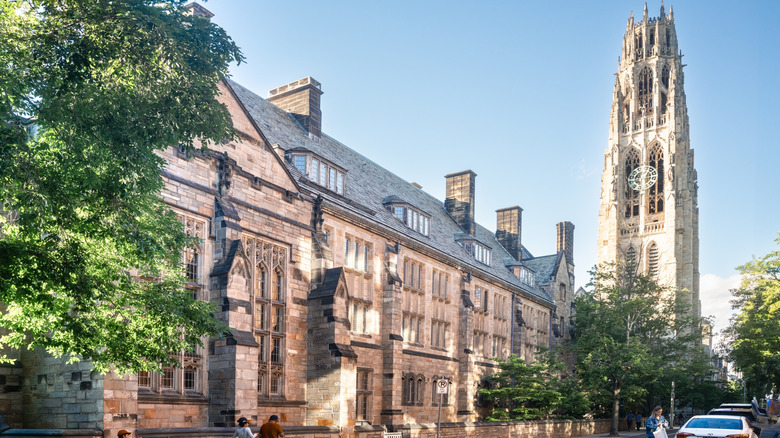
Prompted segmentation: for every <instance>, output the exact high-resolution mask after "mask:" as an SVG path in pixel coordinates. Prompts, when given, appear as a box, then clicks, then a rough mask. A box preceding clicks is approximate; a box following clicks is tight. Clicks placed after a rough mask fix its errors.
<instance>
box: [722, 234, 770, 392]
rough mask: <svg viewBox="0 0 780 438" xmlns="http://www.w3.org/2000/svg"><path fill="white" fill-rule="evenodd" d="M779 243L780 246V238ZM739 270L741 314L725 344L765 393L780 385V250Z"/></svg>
mask: <svg viewBox="0 0 780 438" xmlns="http://www.w3.org/2000/svg"><path fill="white" fill-rule="evenodd" d="M779 234H780V233H779ZM775 242H776V243H777V244H778V245H780V237H778V238H776V239H775ZM737 270H738V271H739V272H740V274H742V282H741V285H740V287H739V289H736V290H733V291H732V294H733V295H734V299H733V300H732V307H733V308H734V309H736V310H738V314H737V315H736V316H735V317H734V318H733V319H732V320H731V324H730V326H729V327H728V328H727V329H726V332H725V335H726V345H725V347H726V351H727V354H728V357H729V359H730V360H731V361H732V362H733V363H734V364H735V365H736V366H737V368H739V369H740V370H742V373H743V376H744V377H745V378H746V379H747V382H748V384H749V386H750V387H751V388H752V389H753V391H754V395H758V396H761V395H762V394H765V393H768V392H769V390H770V389H772V388H775V392H776V390H777V389H778V388H780V250H778V251H772V252H770V253H769V254H766V255H764V256H762V257H758V258H755V257H754V258H753V260H751V261H750V262H748V263H745V264H744V265H742V266H740V267H738V268H737Z"/></svg>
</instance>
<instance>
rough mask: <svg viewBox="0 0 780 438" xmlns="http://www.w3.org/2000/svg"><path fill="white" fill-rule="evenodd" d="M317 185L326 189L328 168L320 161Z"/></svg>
mask: <svg viewBox="0 0 780 438" xmlns="http://www.w3.org/2000/svg"><path fill="white" fill-rule="evenodd" d="M319 184H320V185H321V186H323V187H327V184H328V166H327V164H325V163H323V162H322V161H320V181H319Z"/></svg>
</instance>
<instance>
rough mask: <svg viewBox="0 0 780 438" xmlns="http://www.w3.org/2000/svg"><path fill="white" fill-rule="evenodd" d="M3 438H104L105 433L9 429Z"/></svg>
mask: <svg viewBox="0 0 780 438" xmlns="http://www.w3.org/2000/svg"><path fill="white" fill-rule="evenodd" d="M1 434H2V435H3V437H8V436H19V437H25V438H34V437H52V436H66V437H71V438H78V437H101V438H102V437H103V432H102V431H100V430H97V429H8V430H6V431H4V432H2V433H1Z"/></svg>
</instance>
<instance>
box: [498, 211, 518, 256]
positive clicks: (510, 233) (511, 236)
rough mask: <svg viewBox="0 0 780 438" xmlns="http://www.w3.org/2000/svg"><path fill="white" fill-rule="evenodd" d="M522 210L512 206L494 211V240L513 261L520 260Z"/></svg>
mask: <svg viewBox="0 0 780 438" xmlns="http://www.w3.org/2000/svg"><path fill="white" fill-rule="evenodd" d="M522 232H523V209H522V208H520V207H518V206H514V207H507V208H502V209H500V210H496V240H498V243H500V244H501V246H503V247H504V249H505V250H507V252H508V253H509V254H511V255H512V257H514V258H515V260H517V261H520V259H521V258H522V248H523V246H522V244H521V242H522V240H521V235H522Z"/></svg>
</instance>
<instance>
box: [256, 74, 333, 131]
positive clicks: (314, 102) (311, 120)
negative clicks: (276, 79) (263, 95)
mask: <svg viewBox="0 0 780 438" xmlns="http://www.w3.org/2000/svg"><path fill="white" fill-rule="evenodd" d="M268 96H269V97H268V101H269V102H271V103H273V104H274V105H276V106H278V107H279V108H281V109H283V110H285V111H287V112H288V113H290V114H292V115H293V117H295V120H297V121H298V123H300V125H301V126H302V127H303V129H305V130H306V132H308V133H309V134H310V135H312V136H314V137H317V138H320V137H322V111H321V110H320V96H322V84H320V83H319V82H317V81H316V80H314V78H312V77H311V76H308V77H305V78H303V79H300V80H297V81H295V82H290V83H289V84H287V85H282V86H281V87H277V88H274V89H273V90H271V91H269V92H268Z"/></svg>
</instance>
